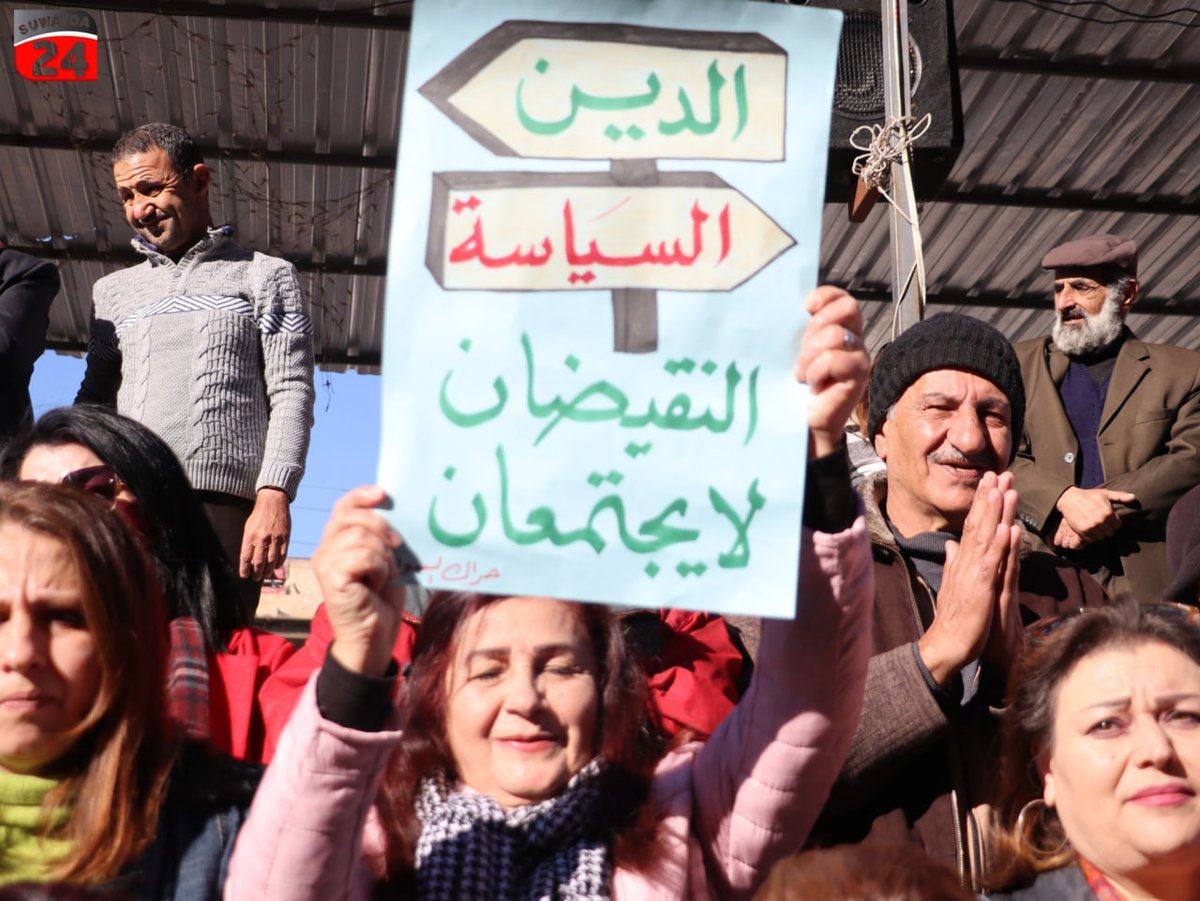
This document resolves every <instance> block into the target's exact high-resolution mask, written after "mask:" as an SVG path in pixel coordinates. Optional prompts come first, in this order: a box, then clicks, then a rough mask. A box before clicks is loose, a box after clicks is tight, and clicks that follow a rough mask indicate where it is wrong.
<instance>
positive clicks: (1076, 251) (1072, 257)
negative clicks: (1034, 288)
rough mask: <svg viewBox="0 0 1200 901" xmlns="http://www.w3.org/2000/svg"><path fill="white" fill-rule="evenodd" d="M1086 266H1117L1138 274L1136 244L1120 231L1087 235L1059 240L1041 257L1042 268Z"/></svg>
mask: <svg viewBox="0 0 1200 901" xmlns="http://www.w3.org/2000/svg"><path fill="white" fill-rule="evenodd" d="M1088 266H1120V267H1121V268H1122V269H1124V270H1125V271H1126V272H1128V273H1129V274H1130V275H1137V244H1136V243H1135V242H1134V240H1133V239H1132V238H1123V237H1121V236H1120V235H1089V236H1088V237H1086V238H1079V239H1078V240H1075V241H1068V242H1067V243H1066V244H1059V245H1058V246H1057V247H1055V248H1054V249H1053V250H1051V251H1050V252H1049V253H1047V254H1046V255H1045V256H1044V257H1042V268H1043V269H1075V268H1082V267H1088Z"/></svg>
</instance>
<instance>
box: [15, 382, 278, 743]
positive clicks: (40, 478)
mask: <svg viewBox="0 0 1200 901" xmlns="http://www.w3.org/2000/svg"><path fill="white" fill-rule="evenodd" d="M0 475H3V477H4V478H8V479H13V478H19V479H21V480H23V481H37V482H58V483H63V484H68V485H74V486H75V487H77V488H81V489H83V490H84V491H88V492H91V493H94V494H99V495H101V496H102V497H104V498H106V499H107V500H109V501H110V502H111V503H112V504H113V506H114V507H115V508H116V509H117V510H119V511H120V512H121V513H122V514H124V516H125V518H126V519H127V520H128V521H129V522H131V523H132V524H133V525H134V526H135V527H136V529H137V531H139V532H140V533H141V536H142V538H143V539H144V540H145V542H146V545H147V549H148V550H149V551H150V553H151V556H152V557H153V558H154V562H155V564H156V566H155V568H156V570H157V571H158V577H159V584H160V585H161V587H162V596H163V601H164V602H165V603H166V605H167V615H168V617H169V618H170V620H171V666H170V669H169V671H168V679H169V683H168V695H169V701H170V706H171V713H172V716H173V717H174V718H175V719H176V720H178V721H180V722H181V724H182V725H183V726H184V728H185V730H186V731H187V734H188V735H189V736H191V737H193V738H207V739H210V740H211V741H212V743H213V744H214V745H215V746H216V747H217V748H219V749H221V750H223V751H225V752H227V753H229V754H231V755H232V756H234V757H238V758H242V759H245V760H255V761H258V760H261V759H262V754H263V743H264V739H265V732H266V730H265V726H264V721H263V714H262V708H261V703H260V700H259V690H260V689H261V687H262V684H263V682H264V681H266V678H267V676H269V675H270V674H271V673H272V672H274V671H275V670H276V669H278V668H279V667H280V666H281V665H282V664H283V663H284V662H285V661H286V660H287V659H288V658H289V657H291V656H292V654H293V653H294V652H295V649H294V648H293V647H292V645H291V644H290V643H289V642H288V641H287V640H286V639H284V638H281V637H280V636H278V635H273V634H271V633H270V632H266V631H263V630H261V629H254V628H251V627H250V623H249V622H248V621H247V617H246V615H245V613H243V612H242V609H241V608H240V607H239V604H238V589H237V579H236V576H235V574H234V571H233V568H232V566H231V565H230V563H229V562H228V560H227V559H226V557H225V554H224V551H222V549H221V545H220V543H219V542H218V540H217V536H216V534H215V533H214V532H213V530H212V528H211V527H210V526H209V524H208V519H207V518H206V517H205V515H204V510H203V508H202V507H201V505H200V502H199V500H198V499H197V498H196V494H195V492H194V491H193V490H192V486H191V484H190V483H189V482H188V479H187V476H186V475H185V474H184V471H183V467H182V466H181V465H180V463H179V460H178V459H177V458H176V457H175V455H174V453H172V451H171V449H170V448H169V447H167V445H166V444H165V443H163V441H162V440H161V439H160V438H159V437H158V436H157V435H155V434H154V433H153V432H151V431H150V430H149V429H147V428H146V427H145V426H143V425H141V424H140V423H138V422H135V421H134V420H132V419H129V418H127V417H124V416H121V415H119V414H117V413H114V412H112V411H111V410H109V409H107V408H105V407H95V406H86V405H79V406H74V407H61V408H59V409H57V410H51V411H50V412H48V413H46V414H45V415H43V416H42V417H41V419H39V420H38V421H37V424H36V425H35V426H34V427H33V430H32V431H31V432H29V433H27V434H24V435H21V436H19V437H18V438H16V439H14V440H13V442H12V443H11V444H9V445H8V447H6V448H5V450H4V454H3V457H2V458H0Z"/></svg>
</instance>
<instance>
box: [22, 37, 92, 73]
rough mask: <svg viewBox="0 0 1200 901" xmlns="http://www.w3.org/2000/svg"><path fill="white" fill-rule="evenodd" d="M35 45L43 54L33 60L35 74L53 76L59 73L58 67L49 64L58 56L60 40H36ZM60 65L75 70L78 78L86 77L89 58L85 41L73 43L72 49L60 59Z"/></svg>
mask: <svg viewBox="0 0 1200 901" xmlns="http://www.w3.org/2000/svg"><path fill="white" fill-rule="evenodd" d="M33 46H34V49H35V50H40V51H41V56H39V57H38V58H37V59H36V60H34V62H33V74H34V75H37V76H40V77H43V78H53V77H54V76H56V75H58V74H59V73H58V69H57V68H55V67H54V66H51V65H49V63H52V62H54V58H55V57H56V56H58V51H59V45H58V42H56V41H34V42H33ZM58 65H59V66H60V67H62V68H63V69H69V70H70V71H72V72H74V73H75V77H76V78H85V77H86V76H87V73H88V60H87V53H86V51H85V50H84V46H83V41H76V42H75V43H74V44H72V45H71V47H70V49H69V50H67V52H66V53H64V54H63V56H62V58H61V59H59V60H58Z"/></svg>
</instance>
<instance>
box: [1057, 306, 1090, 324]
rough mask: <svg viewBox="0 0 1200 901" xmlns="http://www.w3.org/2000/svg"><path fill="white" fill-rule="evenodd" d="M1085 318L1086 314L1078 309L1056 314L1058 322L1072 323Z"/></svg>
mask: <svg viewBox="0 0 1200 901" xmlns="http://www.w3.org/2000/svg"><path fill="white" fill-rule="evenodd" d="M1087 318H1088V314H1087V312H1086V311H1084V310H1083V309H1082V308H1080V307H1071V308H1070V309H1069V310H1061V311H1060V312H1059V314H1058V321H1059V322H1074V321H1075V320H1076V319H1087Z"/></svg>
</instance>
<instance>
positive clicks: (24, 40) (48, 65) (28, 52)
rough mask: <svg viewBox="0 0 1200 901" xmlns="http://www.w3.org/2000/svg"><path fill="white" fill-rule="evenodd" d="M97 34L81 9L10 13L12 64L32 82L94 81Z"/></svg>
mask: <svg viewBox="0 0 1200 901" xmlns="http://www.w3.org/2000/svg"><path fill="white" fill-rule="evenodd" d="M98 38H99V32H98V31H97V29H96V20H95V19H94V18H93V17H92V15H91V13H88V12H86V11H85V10H81V9H19V10H15V11H14V12H13V41H14V48H13V61H14V63H15V64H16V68H17V73H18V74H19V75H21V76H23V77H25V78H28V79H30V80H32V81H95V80H96V78H97V76H98V70H97V60H98V58H99V51H98Z"/></svg>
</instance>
